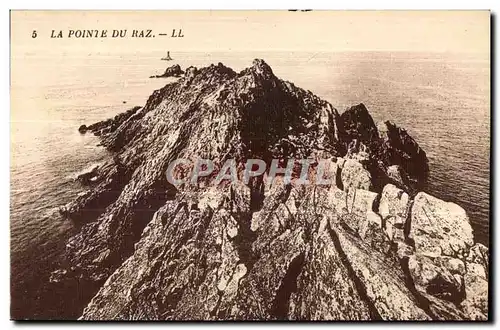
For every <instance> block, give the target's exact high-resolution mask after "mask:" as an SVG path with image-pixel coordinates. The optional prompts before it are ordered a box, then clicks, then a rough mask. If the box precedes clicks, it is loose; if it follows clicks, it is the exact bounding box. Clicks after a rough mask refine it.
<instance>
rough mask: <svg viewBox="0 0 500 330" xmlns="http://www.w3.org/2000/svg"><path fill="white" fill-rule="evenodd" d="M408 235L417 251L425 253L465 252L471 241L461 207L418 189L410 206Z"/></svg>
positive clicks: (452, 253) (472, 241)
mask: <svg viewBox="0 0 500 330" xmlns="http://www.w3.org/2000/svg"><path fill="white" fill-rule="evenodd" d="M410 237H411V238H412V239H413V240H414V241H415V250H416V252H417V253H420V254H425V255H428V256H439V255H441V254H443V255H448V256H462V255H466V253H467V251H468V250H469V248H470V247H471V246H472V245H473V244H474V238H473V236H472V227H471V225H470V223H469V218H468V217H467V214H466V213H465V211H464V209H463V208H461V207H460V206H458V205H457V204H455V203H450V202H445V201H442V200H440V199H438V198H436V197H433V196H430V195H428V194H426V193H424V192H420V193H418V194H417V195H416V196H415V200H414V203H413V207H412V209H411V229H410Z"/></svg>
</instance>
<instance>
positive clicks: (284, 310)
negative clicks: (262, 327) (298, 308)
mask: <svg viewBox="0 0 500 330" xmlns="http://www.w3.org/2000/svg"><path fill="white" fill-rule="evenodd" d="M303 265H304V253H301V254H299V255H298V256H297V257H295V258H294V259H293V260H292V262H291V263H290V265H289V266H288V270H287V272H286V274H285V277H284V278H283V280H282V282H281V285H280V287H279V288H278V291H277V293H276V297H275V298H274V303H273V310H272V312H271V315H272V316H273V317H274V318H276V319H277V320H286V319H288V311H289V307H290V295H291V294H292V293H293V292H296V291H297V278H298V277H299V274H300V272H301V271H302V267H303Z"/></svg>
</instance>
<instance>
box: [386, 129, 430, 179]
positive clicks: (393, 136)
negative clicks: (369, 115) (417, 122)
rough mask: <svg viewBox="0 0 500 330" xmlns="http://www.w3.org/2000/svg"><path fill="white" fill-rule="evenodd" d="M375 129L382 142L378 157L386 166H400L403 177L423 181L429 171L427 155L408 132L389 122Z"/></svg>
mask: <svg viewBox="0 0 500 330" xmlns="http://www.w3.org/2000/svg"><path fill="white" fill-rule="evenodd" d="M377 128H378V133H379V136H380V138H381V140H382V150H380V151H379V157H380V158H381V159H383V160H384V162H385V163H386V164H391V165H400V166H401V169H402V170H404V173H405V175H406V174H407V175H408V176H409V177H410V178H412V179H414V180H419V179H424V178H425V177H426V176H427V173H428V171H429V162H428V160H427V155H426V154H425V151H423V150H422V148H420V146H419V145H418V143H417V142H416V141H415V140H414V139H413V138H412V137H411V136H410V135H409V134H408V132H407V131H406V130H405V129H403V128H400V127H398V126H396V125H395V124H394V123H392V122H390V121H385V122H383V123H379V124H378V127H377ZM399 172H400V173H401V170H399ZM402 181H403V182H404V181H406V178H404V179H403V180H402Z"/></svg>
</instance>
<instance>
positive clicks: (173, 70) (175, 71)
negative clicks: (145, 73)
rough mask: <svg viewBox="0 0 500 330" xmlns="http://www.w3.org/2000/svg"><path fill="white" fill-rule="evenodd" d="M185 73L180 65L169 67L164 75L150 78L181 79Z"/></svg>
mask: <svg viewBox="0 0 500 330" xmlns="http://www.w3.org/2000/svg"><path fill="white" fill-rule="evenodd" d="M183 74H184V71H183V70H182V69H181V66H180V65H179V64H174V65H172V66H170V67H168V68H167V69H166V70H165V72H164V73H163V74H162V75H156V76H150V77H149V78H168V77H176V78H178V77H181V76H182V75H183Z"/></svg>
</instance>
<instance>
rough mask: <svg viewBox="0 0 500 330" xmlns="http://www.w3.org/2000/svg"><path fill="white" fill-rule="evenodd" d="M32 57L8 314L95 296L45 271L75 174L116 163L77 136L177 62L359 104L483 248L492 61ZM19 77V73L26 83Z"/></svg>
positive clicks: (314, 55)
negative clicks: (419, 163) (258, 72)
mask: <svg viewBox="0 0 500 330" xmlns="http://www.w3.org/2000/svg"><path fill="white" fill-rule="evenodd" d="M164 55H165V54H162V53H158V52H153V53H151V52H129V53H127V52H126V51H120V52H114V53H91V52H90V53H85V54H82V53H81V52H79V53H71V52H67V53H55V54H48V55H43V56H42V55H40V54H35V53H26V54H24V55H23V56H21V57H18V58H12V59H11V63H12V67H11V68H12V71H11V123H10V130H11V135H10V136H11V140H10V145H11V155H10V177H11V187H10V190H11V197H10V230H11V236H10V237H11V241H10V246H11V317H12V318H14V319H64V318H77V317H78V316H79V314H80V313H81V311H82V308H83V307H84V305H82V301H85V300H86V299H88V298H89V297H87V296H85V294H86V292H84V291H85V290H84V289H83V288H81V287H78V284H74V285H68V286H67V287H63V288H58V289H56V288H54V286H53V285H52V284H50V283H49V276H50V273H51V272H52V271H53V270H55V269H56V268H57V266H58V264H59V263H60V262H61V256H62V253H63V252H64V248H65V244H66V240H67V239H68V238H69V237H70V236H71V235H72V234H74V233H75V232H76V231H77V230H78V227H77V226H76V225H75V224H73V223H72V222H71V221H68V220H65V219H63V218H61V217H60V215H59V213H58V211H57V209H58V207H59V206H61V205H63V204H66V203H67V202H69V201H71V200H73V199H74V198H76V197H77V196H78V194H80V193H82V192H83V190H84V189H85V188H83V187H82V186H80V185H79V184H78V183H77V182H75V180H74V179H75V178H76V176H77V175H78V174H79V173H81V172H82V171H85V170H86V169H89V168H91V167H92V166H94V165H95V164H99V163H101V162H103V161H105V160H106V159H107V158H108V157H110V154H109V153H108V152H107V151H106V150H104V149H103V148H102V147H98V146H97V144H98V143H99V141H98V139H97V138H96V137H94V136H92V135H91V134H87V135H81V134H80V133H79V132H78V127H79V126H80V125H81V124H91V123H94V122H96V121H99V120H103V119H107V118H110V117H113V116H114V115H116V114H117V113H120V112H122V111H125V110H127V109H129V108H131V107H133V106H136V105H144V103H145V102H146V100H147V98H148V96H149V95H150V94H151V93H152V92H153V91H154V90H155V89H159V88H161V87H163V86H164V85H165V84H166V83H168V82H169V81H168V80H166V79H150V78H149V76H151V75H156V74H161V73H162V72H163V71H164V70H165V68H166V67H167V66H169V65H172V64H180V65H181V67H183V68H186V67H188V66H191V65H193V66H197V67H202V66H206V65H209V64H211V63H214V64H217V63H218V62H222V63H223V64H225V65H226V66H229V67H231V68H233V69H234V70H235V71H240V70H242V69H244V68H245V67H248V66H250V65H251V64H252V60H253V59H254V58H262V59H264V60H265V61H266V62H267V63H268V64H269V65H270V66H271V67H272V69H273V71H274V73H275V75H276V76H278V77H280V78H282V79H285V80H288V81H291V82H293V83H294V84H295V85H297V86H299V87H302V88H304V89H306V90H310V91H311V92H313V93H315V94H317V95H318V96H320V97H322V98H324V99H326V100H327V101H329V102H330V103H332V105H333V106H334V107H336V108H337V109H338V110H339V112H342V111H344V109H346V108H347V107H349V106H351V105H354V104H358V103H364V104H365V105H366V107H367V108H368V110H369V111H370V113H371V115H372V116H373V118H374V119H375V120H376V121H382V120H391V121H393V122H394V123H396V124H397V125H399V126H401V127H404V128H405V129H406V130H407V131H408V132H409V134H410V135H411V136H412V137H414V138H415V139H416V141H417V142H418V143H419V144H420V146H421V147H422V148H423V149H424V150H425V151H426V153H427V156H428V158H429V161H430V174H429V180H428V184H427V186H426V187H425V189H424V190H425V191H426V192H428V193H430V194H432V195H434V196H437V197H439V198H441V199H443V200H446V201H451V202H455V203H457V204H459V205H461V206H462V207H463V208H464V209H465V210H466V211H467V214H468V215H469V218H470V221H471V224H472V227H473V229H474V234H475V238H476V240H477V241H479V242H481V243H483V244H485V245H488V242H489V221H490V137H491V131H490V119H491V117H490V116H491V114H490V62H489V55H487V54H486V55H477V54H456V53H422V52H420V53H414V52H412V53H409V52H284V51H279V52H257V51H255V52H252V51H250V52H215V53H204V52H179V53H177V52H175V51H171V56H172V57H173V58H174V60H173V61H170V62H166V61H161V60H160V58H161V57H163V56H164ZM21 72H22V74H21Z"/></svg>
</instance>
